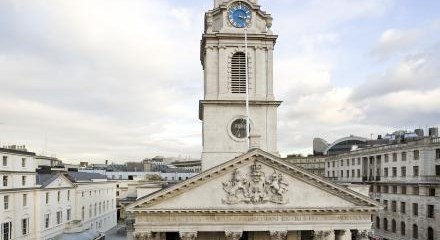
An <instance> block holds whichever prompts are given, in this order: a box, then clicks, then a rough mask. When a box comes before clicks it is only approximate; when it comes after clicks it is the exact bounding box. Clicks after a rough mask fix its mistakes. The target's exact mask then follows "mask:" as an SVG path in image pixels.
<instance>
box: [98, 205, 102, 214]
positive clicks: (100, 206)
mask: <svg viewBox="0 0 440 240" xmlns="http://www.w3.org/2000/svg"><path fill="white" fill-rule="evenodd" d="M98 209H99V214H101V209H102V203H99V208H98Z"/></svg>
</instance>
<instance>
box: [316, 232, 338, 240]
mask: <svg viewBox="0 0 440 240" xmlns="http://www.w3.org/2000/svg"><path fill="white" fill-rule="evenodd" d="M312 235H313V240H334V239H335V232H334V231H313V234H312Z"/></svg>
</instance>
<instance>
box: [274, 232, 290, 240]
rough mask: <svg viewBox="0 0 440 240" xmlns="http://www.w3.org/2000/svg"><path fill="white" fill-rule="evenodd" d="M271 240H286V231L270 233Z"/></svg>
mask: <svg viewBox="0 0 440 240" xmlns="http://www.w3.org/2000/svg"><path fill="white" fill-rule="evenodd" d="M270 239H271V240H286V239H287V231H274V232H270Z"/></svg>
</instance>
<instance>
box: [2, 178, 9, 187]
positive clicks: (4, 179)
mask: <svg viewBox="0 0 440 240" xmlns="http://www.w3.org/2000/svg"><path fill="white" fill-rule="evenodd" d="M7 186H8V176H3V187H7Z"/></svg>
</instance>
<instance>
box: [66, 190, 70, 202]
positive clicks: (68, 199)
mask: <svg viewBox="0 0 440 240" xmlns="http://www.w3.org/2000/svg"><path fill="white" fill-rule="evenodd" d="M67 201H70V190H67Z"/></svg>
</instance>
